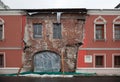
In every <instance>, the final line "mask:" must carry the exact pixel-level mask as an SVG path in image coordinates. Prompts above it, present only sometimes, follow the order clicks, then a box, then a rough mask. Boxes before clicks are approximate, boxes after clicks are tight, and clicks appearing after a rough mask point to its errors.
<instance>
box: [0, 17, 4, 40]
mask: <svg viewBox="0 0 120 82" xmlns="http://www.w3.org/2000/svg"><path fill="white" fill-rule="evenodd" d="M0 21H1V22H0V25H2V39H0V40H4V38H5V35H4V20H3V19H2V18H0Z"/></svg>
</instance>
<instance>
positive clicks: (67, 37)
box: [24, 13, 85, 72]
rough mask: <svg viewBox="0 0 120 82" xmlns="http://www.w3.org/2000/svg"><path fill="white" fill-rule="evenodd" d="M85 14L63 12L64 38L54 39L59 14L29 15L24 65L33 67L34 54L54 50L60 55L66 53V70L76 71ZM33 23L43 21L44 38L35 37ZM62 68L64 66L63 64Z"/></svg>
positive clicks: (61, 20) (26, 28) (61, 18)
mask: <svg viewBox="0 0 120 82" xmlns="http://www.w3.org/2000/svg"><path fill="white" fill-rule="evenodd" d="M83 19H85V15H81V14H79V13H76V14H73V13H62V14H61V17H60V22H61V27H62V38H61V39H53V31H52V29H53V23H57V15H56V14H52V13H48V14H36V15H32V16H27V24H26V27H25V36H24V37H25V39H24V41H25V55H24V67H28V68H30V69H32V68H33V67H32V66H33V62H32V61H33V56H34V54H35V53H36V52H40V51H46V50H47V51H54V52H56V53H58V54H59V55H60V56H62V55H64V71H66V72H67V71H69V72H70V71H75V67H76V60H77V52H78V48H79V46H80V45H81V44H82V43H83V42H82V40H83V27H84V22H85V21H84V20H83ZM33 23H42V25H43V29H42V35H43V37H42V39H35V38H33V26H32V24H33ZM61 70H62V66H61Z"/></svg>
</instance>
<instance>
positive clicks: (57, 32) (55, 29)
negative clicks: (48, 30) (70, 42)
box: [53, 23, 62, 39]
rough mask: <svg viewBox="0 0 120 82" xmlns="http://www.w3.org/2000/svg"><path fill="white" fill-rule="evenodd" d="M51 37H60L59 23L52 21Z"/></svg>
mask: <svg viewBox="0 0 120 82" xmlns="http://www.w3.org/2000/svg"><path fill="white" fill-rule="evenodd" d="M53 38H54V39H61V38H62V34H61V24H60V23H54V24H53Z"/></svg>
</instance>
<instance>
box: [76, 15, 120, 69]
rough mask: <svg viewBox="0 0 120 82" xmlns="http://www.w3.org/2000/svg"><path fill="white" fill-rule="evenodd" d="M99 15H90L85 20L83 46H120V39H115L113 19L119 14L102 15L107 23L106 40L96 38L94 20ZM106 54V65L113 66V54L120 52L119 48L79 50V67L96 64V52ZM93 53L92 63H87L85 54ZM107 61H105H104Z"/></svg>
mask: <svg viewBox="0 0 120 82" xmlns="http://www.w3.org/2000/svg"><path fill="white" fill-rule="evenodd" d="M97 17H99V15H89V16H87V18H86V22H85V27H84V30H85V33H84V34H85V36H84V44H83V46H82V47H80V49H81V48H120V41H114V40H113V20H114V19H115V18H116V17H117V15H102V17H103V18H104V19H105V20H106V21H107V23H106V41H95V40H94V20H95V19H96V18H97ZM100 53H101V54H105V56H106V67H112V55H113V54H115V53H120V51H119V50H79V52H78V62H77V68H89V67H93V66H94V54H100ZM85 55H92V61H93V62H92V63H85V62H84V56H85ZM104 63H105V62H104Z"/></svg>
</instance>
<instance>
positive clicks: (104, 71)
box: [76, 68, 120, 75]
mask: <svg viewBox="0 0 120 82" xmlns="http://www.w3.org/2000/svg"><path fill="white" fill-rule="evenodd" d="M76 72H77V73H96V74H97V75H120V68H77V69H76Z"/></svg>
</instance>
